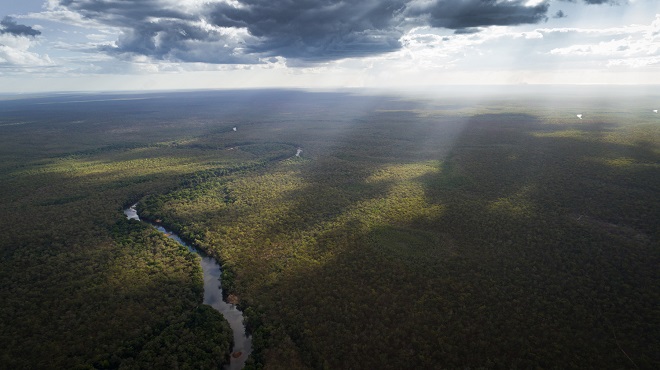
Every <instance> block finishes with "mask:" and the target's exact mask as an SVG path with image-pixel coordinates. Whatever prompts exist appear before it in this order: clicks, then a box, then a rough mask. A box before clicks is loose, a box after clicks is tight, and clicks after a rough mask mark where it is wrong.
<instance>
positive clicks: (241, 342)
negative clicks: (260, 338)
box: [124, 204, 252, 370]
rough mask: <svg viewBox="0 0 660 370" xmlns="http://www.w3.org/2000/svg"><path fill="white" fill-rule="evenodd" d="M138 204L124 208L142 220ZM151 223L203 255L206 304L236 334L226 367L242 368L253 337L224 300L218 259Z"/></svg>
mask: <svg viewBox="0 0 660 370" xmlns="http://www.w3.org/2000/svg"><path fill="white" fill-rule="evenodd" d="M135 206H136V204H134V205H132V206H131V207H129V208H126V209H125V210H124V214H125V215H126V217H127V218H129V219H133V220H138V221H139V220H140V216H138V214H137V211H136V210H135ZM149 224H150V225H152V226H153V227H155V228H156V229H158V231H160V232H162V233H163V234H165V235H167V237H168V238H170V239H173V240H175V241H177V242H178V243H180V244H181V245H183V246H185V247H186V248H188V250H190V251H191V252H193V253H197V254H198V255H199V256H200V257H202V260H201V264H202V270H203V271H204V304H207V305H209V306H211V307H213V308H215V309H216V310H217V311H218V312H220V313H221V314H222V316H224V317H225V319H227V321H228V322H229V326H231V330H232V332H233V334H234V349H233V352H232V355H231V362H230V364H229V366H228V367H226V369H228V370H238V369H242V368H243V366H244V365H245V361H246V360H247V357H248V355H249V354H250V352H252V338H251V337H250V336H248V335H246V333H245V325H243V312H241V311H240V310H238V308H236V305H233V304H231V303H228V302H225V301H223V300H222V284H221V282H220V273H221V270H220V264H219V263H218V261H216V260H215V259H213V258H212V257H209V256H207V255H206V253H204V252H203V251H201V250H198V249H195V248H194V247H192V246H191V245H189V244H187V243H186V242H184V241H183V240H181V238H179V236H178V235H177V234H175V233H174V232H172V231H171V230H167V229H166V228H164V227H163V226H161V225H158V224H154V223H151V222H149Z"/></svg>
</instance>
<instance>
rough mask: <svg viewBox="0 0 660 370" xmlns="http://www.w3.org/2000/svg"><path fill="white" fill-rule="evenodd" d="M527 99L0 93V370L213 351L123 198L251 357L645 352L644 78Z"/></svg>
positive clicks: (458, 361)
mask: <svg viewBox="0 0 660 370" xmlns="http://www.w3.org/2000/svg"><path fill="white" fill-rule="evenodd" d="M530 91H531V90H527V91H525V90H516V91H513V90H510V91H506V90H505V91H494V90H489V91H486V90H483V91H476V92H477V94H473V93H474V91H473V92H472V93H470V94H468V93H467V91H464V90H462V91H451V90H446V91H443V92H442V93H438V94H435V95H426V96H422V95H419V94H417V95H394V94H375V93H369V92H363V91H343V92H304V91H293V90H242V91H191V92H177V93H173V92H161V93H149V94H140V93H133V94H59V95H43V96H26V97H12V96H3V97H0V221H1V222H2V225H3V226H4V232H3V233H0V315H1V317H2V320H0V343H2V344H1V345H0V368H7V369H10V368H11V369H18V368H44V367H55V368H90V367H92V368H99V369H109V368H119V367H121V368H174V367H175V366H178V367H179V368H217V367H219V366H221V364H222V363H223V362H224V361H225V360H226V356H227V355H228V353H229V352H228V351H229V350H230V343H229V342H230V340H231V339H230V337H231V334H230V333H229V332H228V328H227V325H226V323H224V322H223V319H222V317H219V316H217V313H215V312H214V311H211V310H208V309H207V308H206V306H203V305H201V302H202V295H201V294H202V283H201V269H200V268H199V264H198V263H197V258H196V257H195V256H194V255H192V254H191V253H189V252H188V251H187V250H186V249H185V248H183V247H181V246H178V245H176V244H175V243H173V242H171V241H169V240H168V239H167V238H165V237H163V236H162V235H160V234H158V233H157V232H154V231H152V230H151V229H149V228H148V227H146V226H144V225H140V224H138V223H134V222H129V221H126V220H125V219H124V216H123V214H122V212H121V210H122V207H123V206H126V205H128V204H132V203H134V202H136V201H140V204H139V209H140V211H141V213H142V214H145V215H147V216H150V217H152V218H159V219H162V220H163V222H164V223H165V224H166V225H168V226H169V227H171V228H172V229H174V230H175V231H177V232H178V233H179V234H180V235H182V236H183V237H185V238H186V239H188V240H190V241H192V242H193V243H195V244H196V245H197V246H198V247H200V248H202V249H204V250H206V251H207V252H208V253H209V254H211V255H213V256H216V257H217V258H218V259H220V260H221V261H222V262H223V264H224V275H225V276H223V286H224V287H225V289H227V290H228V291H229V292H230V293H232V294H234V295H235V296H236V297H238V298H237V299H238V300H240V305H241V307H242V308H243V309H244V312H245V315H246V317H247V319H248V323H247V325H248V327H249V328H250V329H251V330H252V335H253V344H254V347H255V348H254V352H253V355H252V358H251V359H250V360H249V361H248V368H269V369H278V368H340V369H343V368H360V369H383V368H393V369H394V368H397V369H400V368H420V369H422V368H645V369H650V368H658V367H660V353H659V352H658V348H660V305H659V304H658V303H659V302H660V272H659V270H658V266H660V250H659V249H658V245H660V240H659V239H660V238H659V237H660V235H659V231H660V230H659V228H658V225H660V219H659V217H658V215H659V213H658V212H659V210H660V197H659V196H658V195H659V194H660V115H659V114H657V113H654V112H653V109H658V108H659V106H660V93H658V91H655V92H653V91H645V92H644V91H642V92H639V91H633V90H630V89H629V90H626V91H624V92H622V93H621V94H616V92H613V91H606V93H607V95H605V94H598V95H596V94H593V91H590V92H589V94H584V92H585V91H586V90H566V91H562V92H561V93H557V92H543V91H534V92H533V93H530ZM631 91H632V92H633V93H631ZM578 114H581V115H582V118H581V119H580V118H578V117H577V115H578ZM233 128H236V130H234V129H233ZM298 148H300V149H302V152H301V153H300V157H296V153H297V151H298Z"/></svg>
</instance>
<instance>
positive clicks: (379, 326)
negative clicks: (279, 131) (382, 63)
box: [262, 114, 660, 368]
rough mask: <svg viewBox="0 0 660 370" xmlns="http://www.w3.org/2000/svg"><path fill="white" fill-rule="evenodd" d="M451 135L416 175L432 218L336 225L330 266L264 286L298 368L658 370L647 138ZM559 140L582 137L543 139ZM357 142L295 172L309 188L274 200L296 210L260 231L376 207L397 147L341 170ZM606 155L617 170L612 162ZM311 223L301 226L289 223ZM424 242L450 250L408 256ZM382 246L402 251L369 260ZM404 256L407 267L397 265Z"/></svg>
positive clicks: (544, 130) (475, 123)
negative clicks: (428, 169)
mask: <svg viewBox="0 0 660 370" xmlns="http://www.w3.org/2000/svg"><path fill="white" fill-rule="evenodd" d="M372 118H373V117H369V118H367V119H368V120H371V119H372ZM411 119H418V117H415V118H411ZM378 124H380V125H382V124H383V123H382V120H379V121H378ZM459 125H460V127H461V129H460V131H459V132H460V134H459V135H458V137H456V138H455V137H444V138H443V139H445V140H447V141H446V143H451V144H452V145H451V150H450V151H447V150H445V149H444V148H443V149H442V150H439V151H438V152H437V154H439V157H437V158H436V159H439V163H440V165H439V166H440V168H439V170H438V171H437V172H433V173H432V174H427V175H424V176H422V177H421V178H419V179H418V181H419V182H420V183H421V184H423V186H424V188H425V191H426V197H427V201H428V202H429V203H432V204H439V205H442V206H443V207H444V212H443V213H442V214H441V216H439V218H437V219H435V220H433V221H432V222H429V221H428V220H413V221H412V222H410V223H409V224H406V225H397V227H396V228H394V229H392V228H385V229H374V230H371V231H369V232H367V233H364V232H357V233H355V232H354V231H355V230H351V227H353V226H351V224H348V225H346V226H345V228H346V229H345V230H335V232H337V233H339V234H346V235H352V237H351V238H350V239H349V240H343V242H344V243H346V244H345V245H343V246H342V248H340V249H335V250H333V252H335V253H336V252H340V254H338V255H335V257H334V259H332V260H330V261H328V262H326V263H324V264H323V265H321V266H319V267H318V268H313V269H307V270H300V271H298V272H297V273H296V274H295V275H292V276H290V278H288V279H284V280H282V281H279V282H278V283H277V285H276V286H270V287H269V289H271V290H272V291H273V292H275V294H276V295H277V296H271V297H270V298H266V299H272V301H271V302H270V303H271V304H275V305H277V306H278V307H279V308H278V309H276V310H273V311H269V312H268V314H271V315H274V316H273V317H272V319H273V321H281V322H283V323H284V325H285V326H286V327H287V333H288V335H289V336H290V337H291V338H292V339H293V342H294V343H296V345H297V346H299V349H300V353H302V356H303V358H304V360H305V361H306V362H307V363H308V364H312V365H313V366H315V367H321V366H324V365H328V364H329V365H330V366H331V367H349V366H354V367H358V368H370V367H383V364H387V365H386V366H385V367H391V368H400V367H405V366H408V365H410V364H411V363H412V364H416V366H420V367H428V368H432V367H435V366H438V364H443V366H448V367H453V366H461V367H464V366H486V367H493V366H502V367H512V366H521V367H530V366H551V364H555V365H556V364H558V363H559V362H558V361H566V364H568V363H570V364H572V365H575V366H579V367H583V366H586V367H590V366H601V365H602V366H610V365H612V364H617V365H616V366H622V367H625V366H631V361H630V360H629V359H628V358H626V357H627V356H630V357H631V358H632V359H634V361H635V366H639V365H640V364H642V365H641V366H644V364H646V365H648V364H651V363H657V362H658V360H659V359H658V357H657V355H654V354H653V353H654V351H653V350H652V348H653V345H652V344H651V343H656V344H657V336H656V339H653V337H654V335H655V334H657V330H655V334H653V333H652V332H654V330H649V328H650V327H649V325H650V323H651V322H654V320H655V319H654V313H653V312H654V302H653V301H654V299H653V298H652V297H654V296H656V295H655V293H653V290H654V288H653V287H654V286H657V283H658V274H657V271H656V270H655V267H654V266H656V264H657V263H658V262H659V256H658V251H657V248H656V249H654V248H653V247H652V245H653V244H654V243H655V242H657V240H658V229H657V215H656V214H655V213H654V212H655V211H656V210H657V209H658V201H657V199H655V197H654V194H657V192H658V190H660V189H658V183H657V175H658V170H657V163H658V159H659V158H658V156H657V154H655V153H654V151H653V150H657V144H655V145H653V144H649V143H646V144H642V145H640V144H639V141H637V142H633V143H630V142H616V140H615V139H613V138H612V137H611V136H608V135H610V134H614V135H615V136H614V137H615V138H616V137H617V136H616V135H617V130H618V127H617V126H616V125H614V124H610V123H595V124H584V125H561V126H556V125H554V126H550V125H547V124H544V122H543V121H542V120H541V119H540V118H538V117H536V116H533V115H528V114H488V115H475V116H472V117H470V118H469V119H468V120H467V121H466V122H465V123H464V124H459ZM566 130H578V131H579V132H581V133H582V134H583V135H581V136H580V137H570V136H569V137H565V136H562V135H553V134H556V133H557V132H562V131H566ZM364 139H365V138H361V137H359V136H357V135H355V133H352V132H351V133H350V134H348V135H346V136H345V137H344V139H343V140H342V141H341V142H340V143H338V145H336V148H338V150H336V151H334V152H331V153H330V154H329V156H332V157H335V158H339V159H338V160H337V159H335V160H333V161H324V160H320V159H319V160H317V161H316V162H315V163H314V164H313V165H311V166H309V167H307V171H306V172H303V173H302V174H301V176H302V177H303V178H305V180H306V182H307V183H308V184H309V185H308V186H307V188H305V189H304V190H303V191H296V192H295V193H292V194H290V196H289V197H288V198H287V199H286V200H285V201H287V202H292V203H293V204H294V205H295V206H294V207H293V209H292V210H290V211H289V212H288V213H287V215H285V216H284V220H283V221H281V222H282V225H283V227H281V226H282V225H278V227H274V226H273V225H271V226H269V227H270V229H269V231H268V233H271V232H272V233H277V232H279V230H282V229H285V230H286V229H290V228H291V227H293V226H291V224H292V223H295V222H297V220H299V219H300V218H299V217H297V216H296V215H299V214H303V213H305V212H309V211H310V210H313V209H320V210H325V209H326V204H330V203H332V205H333V206H334V207H336V210H333V212H332V213H331V214H335V213H339V214H341V213H344V212H347V210H349V209H350V208H351V207H352V206H353V205H354V204H356V203H358V202H361V201H363V200H366V199H374V198H379V197H386V196H387V193H388V190H389V189H390V188H391V187H392V185H393V183H392V182H383V183H380V184H378V186H371V185H369V184H367V182H366V181H365V180H366V179H367V178H368V177H369V176H370V175H372V174H373V173H374V172H375V171H377V170H378V169H379V168H382V167H383V166H384V165H386V164H391V163H392V161H393V159H394V158H397V159H398V158H406V155H407V154H408V153H410V151H409V149H410V148H405V149H403V148H402V147H401V146H397V145H394V144H393V142H394V139H393V138H392V137H388V136H384V137H383V138H379V139H380V140H381V144H382V147H379V148H376V149H374V151H375V152H376V153H378V154H380V155H382V157H379V156H378V155H375V156H369V160H370V161H373V159H374V158H384V159H385V160H384V161H383V162H382V163H379V162H378V161H377V160H376V161H375V162H376V163H379V164H377V165H374V166H372V167H367V166H364V167H358V168H353V167H351V164H349V163H344V162H343V161H342V160H341V156H342V155H345V153H346V151H348V150H350V148H351V147H353V146H355V145H357V144H359V143H360V142H362V140H364ZM427 139H428V138H427ZM621 140H623V139H621ZM399 150H400V151H399ZM447 153H449V155H448V156H446V154H447ZM360 158H361V157H360V156H356V157H353V158H350V161H359V160H360ZM618 158H629V159H630V160H627V161H623V162H622V164H620V165H617V162H616V159H618ZM407 159H408V160H414V159H415V158H411V157H408V158H407ZM612 160H614V162H611V161H612ZM608 161H610V162H608ZM394 162H396V160H394ZM402 162H405V161H402ZM337 181H340V183H339V184H338V185H337V186H338V187H340V188H341V189H342V191H345V190H346V189H352V188H354V189H355V191H354V192H350V194H351V195H352V196H351V197H349V198H347V199H342V201H340V202H337V201H336V200H334V199H331V198H328V199H324V196H323V194H332V192H331V191H329V188H330V190H331V188H332V187H333V186H332V185H328V183H335V182H337ZM319 194H322V195H321V196H319ZM654 199H655V200H654ZM333 202H334V203H333ZM324 217H327V215H324ZM356 221H357V222H359V220H356ZM353 225H355V224H353ZM420 225H421V226H420ZM313 226H314V221H313V219H312V222H311V223H309V224H305V223H302V224H301V225H299V226H296V228H297V227H303V228H311V227H313ZM421 228H423V229H421ZM384 232H385V234H383V233H384ZM411 234H412V235H413V236H412V237H411ZM426 234H430V235H434V236H435V238H433V237H427V236H424V235H426ZM380 235H384V236H382V237H380ZM414 235H422V237H421V238H422V240H421V241H420V240H418V239H419V238H417V239H416V237H415V236H414ZM429 240H433V242H432V243H436V244H437V245H436V247H437V248H445V247H447V245H446V244H447V243H451V244H453V245H452V246H451V249H452V250H453V251H455V255H453V256H447V257H446V258H445V257H443V256H442V255H441V256H440V257H438V256H435V255H433V250H432V249H428V248H427V250H426V251H425V250H424V249H419V248H416V243H420V244H425V243H426V244H428V243H429ZM374 243H376V244H374ZM391 244H396V245H398V246H397V248H399V249H400V248H406V247H408V248H410V253H409V256H406V255H405V253H403V254H391V255H389V256H388V255H382V254H378V253H374V248H379V247H385V246H388V245H391ZM443 244H445V245H443ZM413 248H415V249H414V250H413ZM420 253H422V257H421V258H420V255H419V254H420ZM424 253H428V255H427V256H426V258H424V255H423V254H424ZM407 257H410V258H414V260H413V263H402V262H405V259H406V258H407ZM429 263H430V264H431V265H432V268H431V269H429V268H427V267H428V266H429ZM656 293H657V292H656ZM264 294H266V295H267V294H268V293H264ZM262 298H263V297H262ZM656 328H657V327H656ZM612 333H616V334H614V335H613V334H612ZM623 348H625V354H624V353H623V352H624V350H623ZM557 353H561V358H558V357H557V356H558V355H557ZM543 364H545V365H543Z"/></svg>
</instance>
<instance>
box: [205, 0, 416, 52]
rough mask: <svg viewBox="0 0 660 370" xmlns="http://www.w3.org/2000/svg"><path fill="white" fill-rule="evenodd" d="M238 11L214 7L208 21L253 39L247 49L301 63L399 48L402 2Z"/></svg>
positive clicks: (266, 2)
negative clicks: (236, 29)
mask: <svg viewBox="0 0 660 370" xmlns="http://www.w3.org/2000/svg"><path fill="white" fill-rule="evenodd" d="M241 3H242V4H243V5H244V7H243V8H238V9H237V8H234V7H231V6H229V5H226V4H220V5H216V6H215V7H214V8H213V9H212V10H211V12H210V14H209V20H210V22H212V23H213V24H215V25H218V26H221V27H245V28H246V29H247V30H248V31H249V33H250V34H251V35H252V36H255V37H257V38H258V41H257V42H256V43H254V44H251V45H248V46H247V50H248V51H249V52H252V53H260V54H264V55H279V56H284V57H287V58H298V59H305V60H331V59H338V58H346V57H355V56H365V55H371V54H380V53H384V52H388V51H393V50H397V49H399V48H400V47H401V44H400V43H399V38H400V37H401V35H402V34H403V30H402V29H400V28H399V27H397V25H398V23H399V22H400V20H399V19H398V15H399V13H400V12H401V10H402V9H403V8H404V6H405V1H402V0H360V1H342V0H303V1H273V0H243V1H241Z"/></svg>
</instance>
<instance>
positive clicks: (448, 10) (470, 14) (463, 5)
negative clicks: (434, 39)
mask: <svg viewBox="0 0 660 370" xmlns="http://www.w3.org/2000/svg"><path fill="white" fill-rule="evenodd" d="M525 3H526V1H525V0H512V1H506V2H504V1H498V0H456V1H449V0H439V1H435V2H431V3H430V4H426V3H425V4H423V5H419V6H414V7H411V8H410V9H409V11H408V14H410V15H414V16H428V17H429V24H430V25H431V26H433V27H443V28H450V29H464V28H472V27H484V26H513V25H519V24H525V23H539V22H542V21H545V20H547V16H546V13H547V12H548V7H549V3H548V2H547V1H544V2H542V3H540V4H538V5H536V6H526V5H525Z"/></svg>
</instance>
